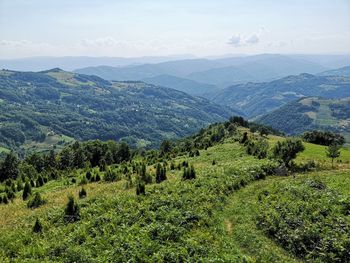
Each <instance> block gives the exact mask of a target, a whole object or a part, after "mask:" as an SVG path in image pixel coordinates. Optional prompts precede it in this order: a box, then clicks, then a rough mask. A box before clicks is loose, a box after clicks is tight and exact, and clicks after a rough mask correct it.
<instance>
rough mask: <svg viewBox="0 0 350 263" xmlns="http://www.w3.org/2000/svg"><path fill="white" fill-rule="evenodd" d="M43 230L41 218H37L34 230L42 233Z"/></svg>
mask: <svg viewBox="0 0 350 263" xmlns="http://www.w3.org/2000/svg"><path fill="white" fill-rule="evenodd" d="M42 231H43V227H42V225H41V222H40V220H39V218H37V219H36V220H35V223H34V226H33V232H34V233H41V232H42Z"/></svg>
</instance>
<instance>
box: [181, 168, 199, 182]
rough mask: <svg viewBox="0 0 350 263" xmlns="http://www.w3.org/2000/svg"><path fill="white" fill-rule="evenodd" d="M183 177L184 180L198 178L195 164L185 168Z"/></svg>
mask: <svg viewBox="0 0 350 263" xmlns="http://www.w3.org/2000/svg"><path fill="white" fill-rule="evenodd" d="M182 178H183V179H184V180H191V179H196V171H195V170H194V167H193V165H191V166H190V167H186V168H184V173H183V176H182Z"/></svg>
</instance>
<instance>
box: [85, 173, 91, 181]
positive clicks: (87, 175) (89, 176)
mask: <svg viewBox="0 0 350 263" xmlns="http://www.w3.org/2000/svg"><path fill="white" fill-rule="evenodd" d="M85 176H86V179H88V180H89V181H90V180H91V172H90V171H87V172H86V174H85Z"/></svg>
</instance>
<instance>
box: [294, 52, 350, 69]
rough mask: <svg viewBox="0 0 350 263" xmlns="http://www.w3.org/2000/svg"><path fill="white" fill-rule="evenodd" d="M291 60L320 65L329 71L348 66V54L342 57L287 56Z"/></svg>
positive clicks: (316, 55) (349, 60) (349, 59)
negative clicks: (301, 60)
mask: <svg viewBox="0 0 350 263" xmlns="http://www.w3.org/2000/svg"><path fill="white" fill-rule="evenodd" d="M288 56H289V57H291V58H296V59H303V60H306V61H310V62H313V63H316V64H318V65H321V66H323V67H326V68H329V69H336V68H341V67H345V66H348V65H350V54H343V55H327V54H324V55H320V54H314V55H308V54H303V55H300V54H299V55H288Z"/></svg>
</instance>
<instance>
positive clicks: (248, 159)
mask: <svg viewBox="0 0 350 263" xmlns="http://www.w3.org/2000/svg"><path fill="white" fill-rule="evenodd" d="M232 125H235V126H237V130H235V131H233V132H232V128H229V127H232ZM245 131H247V130H246V129H245V128H243V127H239V126H238V125H237V123H232V122H226V123H220V124H217V125H211V126H210V127H208V128H206V129H203V130H202V131H201V132H200V133H198V134H196V135H194V136H192V137H191V138H188V140H186V139H185V140H184V142H180V144H176V143H175V142H174V145H175V148H173V150H172V149H168V150H167V151H166V152H165V153H167V154H168V155H164V152H163V153H162V152H157V151H156V150H153V151H149V152H144V153H143V154H141V155H137V154H135V155H133V157H131V156H130V155H125V154H123V155H121V154H122V152H125V151H120V149H121V148H120V145H115V144H113V143H112V142H109V143H107V144H101V142H90V143H80V144H77V143H76V144H74V145H73V146H71V147H67V148H66V150H65V151H62V152H61V153H59V154H58V155H56V156H53V157H54V158H51V160H52V161H53V162H51V163H53V164H50V165H52V166H51V169H53V170H44V171H41V172H36V170H35V168H34V167H33V166H32V164H35V163H36V162H35V160H36V159H35V158H28V159H27V160H26V161H25V163H24V165H22V166H21V167H22V168H21V170H20V175H21V176H22V175H23V176H24V177H26V176H28V177H30V178H31V180H32V181H35V182H39V181H40V180H39V179H38V178H42V177H44V178H46V179H45V181H44V183H43V185H38V184H36V185H35V184H34V185H35V186H33V187H32V190H31V191H32V193H31V195H30V197H29V199H28V200H22V195H23V192H24V191H23V190H18V191H17V192H16V193H15V196H14V197H13V201H12V202H11V201H10V202H9V203H7V204H6V203H3V204H0V220H1V221H0V223H1V224H0V229H1V236H0V260H1V261H2V262H7V261H9V260H14V261H28V260H32V261H50V262H51V261H67V262H102V261H107V262H125V261H133V262H134V261H135V262H139V261H145V262H196V261H204V262H211V261H222V262H304V261H313V262H314V261H320V262H339V263H340V262H346V260H347V259H348V258H349V250H348V249H347V244H348V243H347V240H348V237H347V233H348V230H349V227H350V226H349V221H348V219H349V214H348V207H349V199H348V196H349V189H348V187H347V186H348V184H349V183H350V182H349V179H350V178H349V176H348V172H349V157H350V151H349V150H346V149H342V155H341V161H342V162H341V163H340V162H339V163H337V164H336V165H337V166H336V168H337V170H328V169H329V165H330V161H329V160H328V159H326V158H325V156H318V155H314V154H313V150H314V149H315V148H317V152H318V153H320V152H323V153H324V149H325V148H324V147H322V146H317V145H313V144H308V143H307V144H305V147H306V150H305V151H304V152H303V153H300V154H299V155H298V158H297V159H296V163H297V165H300V167H303V164H305V162H306V163H307V162H309V161H314V162H316V163H317V164H322V166H316V167H313V168H311V169H319V170H318V171H314V172H310V171H307V170H306V171H305V173H300V174H299V173H298V174H296V175H295V177H294V176H278V175H275V174H274V171H275V169H276V168H277V167H278V162H277V161H276V160H274V159H269V158H262V159H258V158H255V157H253V156H251V155H248V154H247V151H246V147H245V146H244V145H243V144H240V143H238V141H239V140H240V138H241V137H242V133H243V132H245ZM221 133H222V137H221V138H219V140H217V141H214V143H213V145H212V146H210V147H207V148H205V149H204V148H203V149H199V150H198V149H197V150H198V152H197V153H196V154H195V155H194V156H193V157H189V155H191V152H192V151H193V150H196V144H205V142H206V141H208V140H209V141H210V140H211V138H213V139H215V137H213V136H211V135H215V134H221ZM254 136H257V135H253V134H250V133H249V137H250V138H251V139H253V137H254ZM256 139H257V140H259V139H265V140H267V142H268V144H269V145H270V146H271V145H274V144H275V143H276V141H284V140H285V138H282V137H276V136H268V137H264V138H262V137H259V138H256ZM186 141H187V143H186ZM173 147H174V146H173ZM96 149H99V151H98V152H99V155H98V156H93V155H90V154H89V152H94V151H95V150H96ZM112 149H114V150H112ZM78 152H79V153H80V154H83V156H86V159H85V161H86V162H85V163H82V162H80V163H81V164H83V166H82V167H80V168H78V167H76V166H75V165H76V164H75V162H70V165H71V167H70V168H69V169H62V168H59V167H61V165H60V164H62V163H66V158H65V156H67V155H69V154H73V153H75V154H73V155H74V156H76V153H78ZM111 153H112V158H111V159H110V160H109V163H108V165H107V166H106V165H104V166H101V164H99V165H97V164H98V163H99V162H95V161H98V159H104V158H105V157H106V156H107V155H110V154H111ZM121 156H124V157H126V159H124V160H123V161H122V160H121V159H119V158H120V157H121ZM36 158H38V157H37V156H36ZM96 158H97V159H96ZM74 160H75V158H74ZM92 161H94V162H92ZM56 162H57V163H56ZM309 163H310V162H309ZM81 164H80V165H81ZM87 164H88V165H87ZM84 165H86V166H84ZM90 166H91V167H90ZM99 166H100V167H99ZM187 166H189V167H192V166H193V168H190V170H192V169H194V170H193V171H195V177H194V178H192V179H185V178H184V175H185V172H184V171H188V169H189V168H188V167H187ZM55 167H57V168H55ZM159 167H160V168H159ZM162 167H163V168H164V167H165V168H166V170H165V174H166V177H165V178H163V179H164V180H162V181H160V182H159V181H158V182H157V181H156V178H158V177H157V176H156V174H157V173H158V172H157V170H162V169H163V168H162ZM305 167H306V166H305ZM30 169H31V171H32V172H31V173H27V171H28V170H30ZM33 169H34V170H33ZM321 169H325V170H321ZM97 178H98V179H97ZM21 180H22V179H18V180H16V181H13V180H12V181H11V180H10V181H11V182H10V183H11V184H12V185H13V183H14V182H15V184H17V185H20V184H21V182H22V183H23V181H21ZM143 180H146V181H147V183H146V185H144V186H145V188H142V187H141V188H142V189H144V192H143V190H140V185H143V184H142V182H143ZM6 189H8V188H7V187H6V186H5V184H4V183H0V194H1V196H4V194H6V193H7V192H6V191H9V190H6ZM82 189H84V190H85V194H84V195H83V194H82ZM136 189H138V190H136ZM140 191H141V192H140ZM38 193H39V195H40V196H41V198H43V200H44V202H43V203H39V204H38V207H32V208H29V207H27V206H28V205H27V204H30V203H31V200H33V197H35V196H38ZM67 196H73V198H74V199H73V205H72V206H68V205H67V204H69V203H67V201H68V198H67ZM287 197H288V199H287ZM305 197H306V198H307V199H305ZM291 199H293V202H291V201H290V200H291ZM68 207H71V209H68ZM304 208H307V209H304ZM72 212H74V213H72ZM299 222H303V223H299ZM329 239H331V240H332V242H329ZM29 241H30V242H29ZM315 242H316V243H315Z"/></svg>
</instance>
